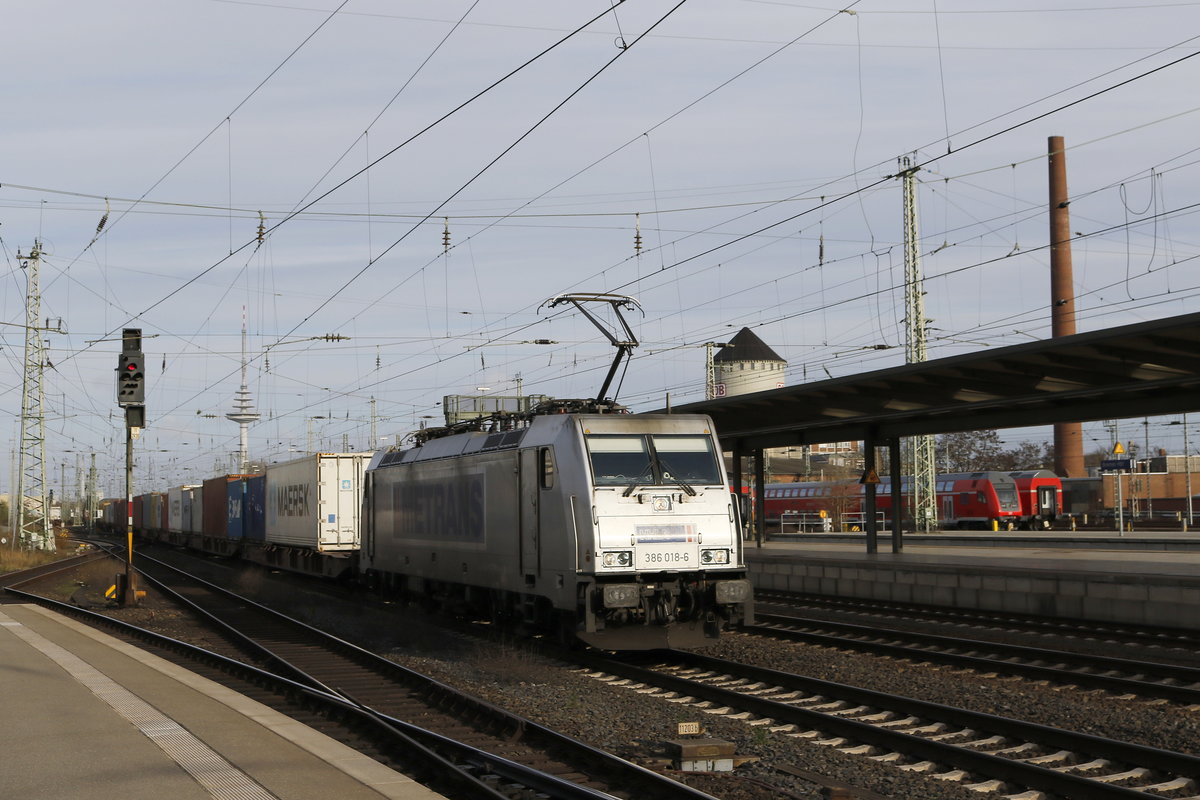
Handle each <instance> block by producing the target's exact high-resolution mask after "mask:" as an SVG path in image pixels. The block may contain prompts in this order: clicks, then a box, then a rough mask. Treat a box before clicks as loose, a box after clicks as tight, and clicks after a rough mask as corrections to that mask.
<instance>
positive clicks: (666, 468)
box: [658, 455, 696, 497]
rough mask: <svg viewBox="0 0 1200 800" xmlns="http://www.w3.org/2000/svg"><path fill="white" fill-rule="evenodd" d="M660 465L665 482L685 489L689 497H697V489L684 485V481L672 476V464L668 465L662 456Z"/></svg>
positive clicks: (659, 460) (659, 459) (659, 461)
mask: <svg viewBox="0 0 1200 800" xmlns="http://www.w3.org/2000/svg"><path fill="white" fill-rule="evenodd" d="M658 465H659V466H660V467H662V474H663V480H664V481H668V482H670V483H673V484H675V485H676V486H678V487H680V488H681V489H683V490H684V491H685V492H687V493H688V495H689V496H691V497H695V496H696V490H695V489H693V488H692V487H691V486H689V485H688V484H686V483H684V482H683V481H681V480H679V479H678V478H676V477H674V476H673V475H671V465H670V464H668V463H667V462H666V461H665V460H664V459H663V457H662V456H661V455H660V456H659V457H658Z"/></svg>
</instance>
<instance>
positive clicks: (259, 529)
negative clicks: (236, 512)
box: [243, 475, 267, 542]
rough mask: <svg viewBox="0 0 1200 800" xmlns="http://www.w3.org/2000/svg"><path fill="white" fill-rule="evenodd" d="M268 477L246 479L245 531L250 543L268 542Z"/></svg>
mask: <svg viewBox="0 0 1200 800" xmlns="http://www.w3.org/2000/svg"><path fill="white" fill-rule="evenodd" d="M266 510H267V476H266V475H255V476H253V477H250V478H247V479H246V505H245V508H244V511H243V518H244V525H245V527H244V531H245V534H246V538H247V539H249V540H250V541H255V542H265V541H266V540H267V515H266Z"/></svg>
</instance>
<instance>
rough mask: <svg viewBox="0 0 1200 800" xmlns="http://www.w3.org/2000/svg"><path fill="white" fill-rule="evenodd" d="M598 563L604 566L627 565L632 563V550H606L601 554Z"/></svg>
mask: <svg viewBox="0 0 1200 800" xmlns="http://www.w3.org/2000/svg"><path fill="white" fill-rule="evenodd" d="M600 563H601V564H603V565H604V566H606V567H628V566H632V564H633V551H632V550H608V551H606V552H604V553H603V554H601V556H600Z"/></svg>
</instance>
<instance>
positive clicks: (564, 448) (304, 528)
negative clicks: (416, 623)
mask: <svg viewBox="0 0 1200 800" xmlns="http://www.w3.org/2000/svg"><path fill="white" fill-rule="evenodd" d="M569 402H571V401H567V402H564V401H554V404H553V406H552V407H551V408H550V409H548V410H549V411H552V412H553V411H557V412H558V413H545V412H546V411H547V409H538V412H539V413H529V414H527V415H506V416H504V417H503V418H502V419H500V420H494V421H491V422H487V421H484V422H480V421H473V422H471V423H468V424H465V425H459V426H455V427H447V428H442V429H436V430H431V431H422V432H421V434H420V435H419V437H418V438H416V439H415V440H414V442H413V443H412V444H411V445H410V446H404V447H394V448H391V449H388V450H380V451H378V452H376V453H374V454H362V453H334V454H317V455H313V456H308V457H306V458H302V459H298V460H296V461H292V462H288V463H286V464H272V465H270V466H269V467H268V468H267V470H266V473H265V474H263V475H250V476H241V475H225V476H219V477H216V478H212V479H210V480H207V481H205V482H204V483H203V485H195V486H179V487H175V488H172V489H170V490H168V491H167V492H152V493H149V494H146V495H139V496H138V497H136V498H134V508H133V525H134V529H135V532H136V533H138V534H139V535H141V536H143V537H147V538H150V539H154V540H158V541H163V542H168V543H172V544H177V545H185V546H189V547H193V548H196V549H199V550H202V551H204V552H209V553H217V554H221V555H225V556H232V557H238V558H244V559H248V560H251V561H255V562H258V563H261V564H264V565H267V566H270V567H275V568H280V569H287V570H293V571H299V572H306V573H310V574H317V575H324V576H329V577H340V578H346V579H351V580H355V581H359V582H361V583H363V584H365V585H367V586H369V587H371V588H372V589H374V590H375V591H377V592H379V593H381V594H383V595H386V596H396V597H403V598H408V599H416V600H419V601H421V602H423V603H424V604H427V605H430V606H436V607H441V608H445V609H450V610H453V611H455V612H456V613H468V614H473V615H480V616H484V617H488V618H491V619H494V620H497V621H506V622H511V623H514V624H516V625H518V626H520V627H523V628H526V629H537V630H552V631H554V632H555V633H556V634H558V635H560V636H563V637H564V638H572V637H573V638H575V639H578V640H581V641H583V642H586V643H588V644H591V645H594V646H597V647H603V648H607V649H646V648H653V647H663V646H691V645H696V644H700V643H703V642H704V641H705V640H706V639H711V638H715V637H717V636H718V635H719V633H720V632H721V631H722V630H724V629H728V628H730V627H732V626H735V625H737V624H739V623H742V622H749V621H752V614H753V612H752V602H753V596H752V591H751V586H750V582H749V580H748V579H747V577H746V565H745V561H744V558H743V553H742V541H741V537H740V536H739V530H740V523H739V518H738V512H739V510H738V508H737V504H736V503H735V502H734V498H733V497H732V496H731V495H730V493H729V490H728V480H727V477H726V475H725V470H724V465H723V463H722V459H721V457H720V448H719V447H718V444H717V439H716V435H715V433H714V431H713V425H712V421H711V420H710V419H709V418H708V417H705V416H700V415H682V414H680V415H631V414H628V413H620V410H621V409H620V407H619V406H615V404H614V406H613V407H611V408H609V407H605V406H601V407H600V408H598V409H597V408H595V407H594V405H595V404H594V403H593V404H592V405H591V406H587V407H586V408H585V410H584V411H581V410H580V408H579V406H572V405H569V404H568V403H569ZM585 412H586V413H585ZM104 519H105V521H106V522H107V523H108V525H109V526H111V527H112V528H114V529H121V528H122V527H123V525H124V524H125V523H124V520H125V516H124V502H123V501H121V500H116V501H110V502H108V503H106V505H105V509H104Z"/></svg>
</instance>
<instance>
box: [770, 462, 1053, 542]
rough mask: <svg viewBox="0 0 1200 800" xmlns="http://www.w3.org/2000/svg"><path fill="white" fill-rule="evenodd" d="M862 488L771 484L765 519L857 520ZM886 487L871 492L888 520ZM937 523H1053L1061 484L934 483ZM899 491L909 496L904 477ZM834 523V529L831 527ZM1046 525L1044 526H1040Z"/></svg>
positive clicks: (979, 479)
mask: <svg viewBox="0 0 1200 800" xmlns="http://www.w3.org/2000/svg"><path fill="white" fill-rule="evenodd" d="M863 489H864V487H863V486H862V485H861V484H859V483H857V482H854V481H834V482H801V483H776V484H770V485H768V486H767V487H766V490H765V491H766V498H765V499H766V519H767V522H768V524H773V525H778V524H779V522H780V520H781V519H787V518H788V516H789V515H804V514H809V515H811V514H818V515H820V514H822V512H824V518H826V519H835V520H841V519H842V518H848V519H854V520H856V521H858V520H861V515H862V510H863ZM891 491H892V487H891V483H890V479H889V478H887V477H884V478H883V483H880V484H879V485H878V486H877V487H876V499H875V507H876V510H877V511H880V512H884V513H885V517H884V518H885V519H890V511H891V507H892V498H891ZM936 491H937V507H938V524H939V525H940V526H943V527H949V528H982V529H989V528H993V527H994V528H997V529H1010V528H1017V527H1030V526H1031V525H1034V524H1037V525H1039V526H1040V525H1042V523H1043V522H1045V521H1047V520H1049V521H1053V519H1054V516H1056V515H1057V513H1058V511H1057V509H1058V507H1060V505H1061V496H1062V495H1061V492H1062V484H1061V481H1059V479H1058V478H1057V477H1055V476H1054V474H1053V473H1051V472H1048V471H1046V470H1039V471H1037V472H1036V473H1023V472H1020V473H1012V474H1009V473H1006V472H965V473H955V474H947V475H938V476H937V478H936ZM901 492H902V493H903V495H905V496H911V489H910V478H908V477H905V478H903V479H902V482H901ZM835 524H837V523H836V522H835ZM1046 524H1048V522H1047V523H1046Z"/></svg>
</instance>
